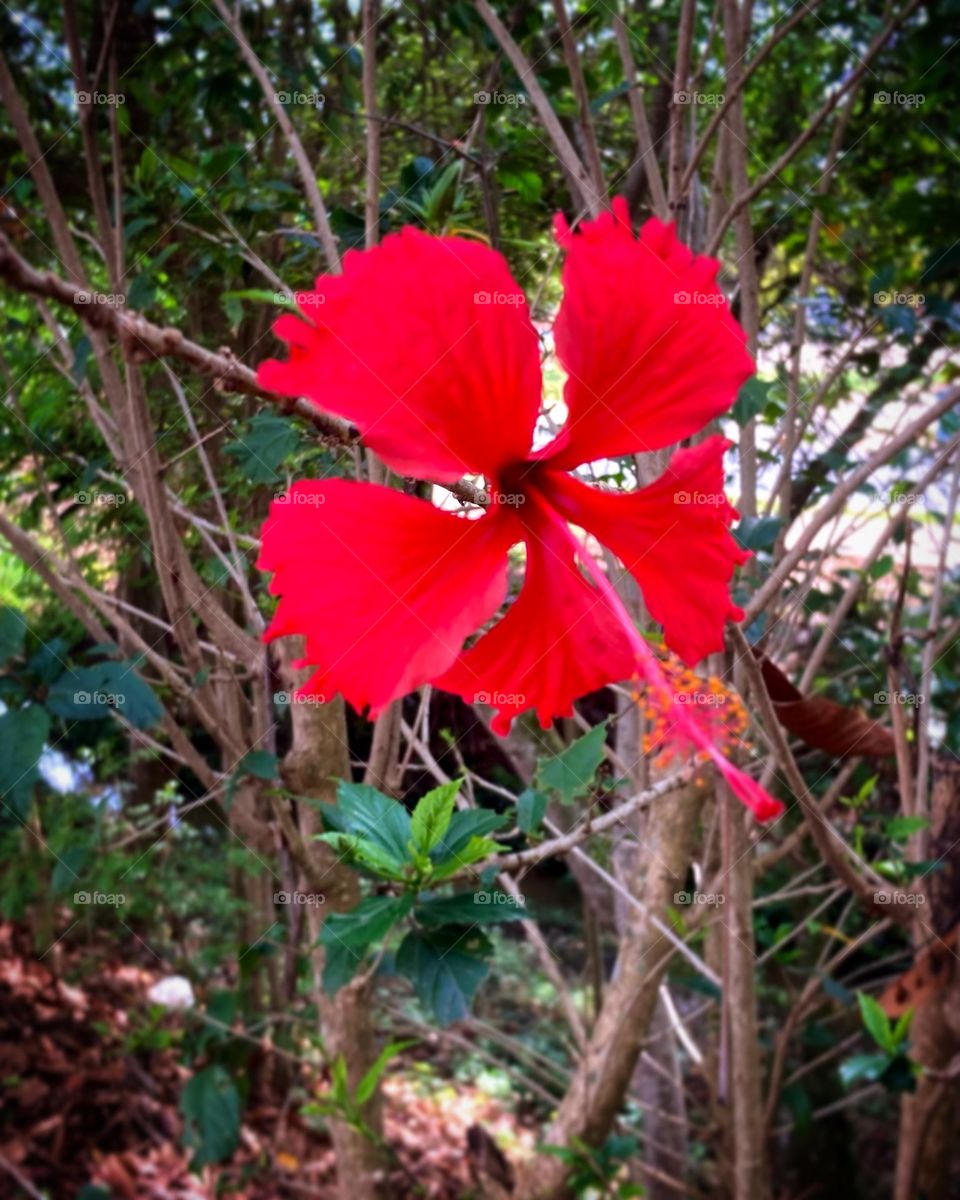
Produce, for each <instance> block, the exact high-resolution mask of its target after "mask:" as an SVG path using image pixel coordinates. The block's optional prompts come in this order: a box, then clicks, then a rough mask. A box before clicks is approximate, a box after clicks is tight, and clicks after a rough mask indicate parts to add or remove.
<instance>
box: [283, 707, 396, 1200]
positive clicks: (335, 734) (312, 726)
mask: <svg viewBox="0 0 960 1200" xmlns="http://www.w3.org/2000/svg"><path fill="white" fill-rule="evenodd" d="M291 712H292V719H293V741H292V744H291V746H290V749H289V751H288V752H287V754H286V755H285V756H284V759H283V763H282V766H281V772H282V775H283V779H284V782H285V783H286V785H287V787H288V788H289V790H290V791H291V792H294V793H296V794H297V795H300V796H313V797H315V798H316V799H318V800H321V801H323V802H325V803H333V802H334V801H335V800H336V788H337V784H336V780H337V778H349V776H350V757H349V752H348V749H347V729H346V720H345V716H344V708H343V702H342V701H341V700H336V701H334V702H333V703H331V704H294V705H292V706H291ZM320 824H321V823H320V819H319V815H318V814H317V812H316V810H315V809H313V808H312V807H311V806H310V805H307V804H302V805H300V811H299V814H298V829H299V834H300V838H301V841H300V845H299V847H298V853H297V856H296V857H297V858H298V865H299V867H300V873H301V876H302V878H303V887H304V889H305V890H309V891H310V892H318V893H321V894H322V895H323V897H324V901H323V903H320V904H311V905H306V906H305V907H306V912H307V928H308V934H309V937H310V944H311V945H312V946H314V947H315V948H314V949H313V951H312V961H313V968H314V980H315V990H316V999H317V1007H318V1009H319V1012H320V1031H321V1036H322V1037H323V1043H324V1047H325V1050H326V1054H327V1056H328V1058H329V1059H331V1060H333V1059H336V1058H338V1057H339V1056H341V1055H342V1056H343V1059H344V1061H345V1062H346V1065H347V1079H348V1082H349V1084H350V1087H351V1088H354V1087H356V1085H357V1084H358V1083H359V1081H360V1079H361V1078H362V1076H363V1074H364V1073H365V1072H366V1070H367V1069H368V1068H369V1066H370V1065H371V1063H372V1062H373V1060H374V1058H375V1057H376V1053H377V1050H376V1037H375V1028H374V1023H373V1020H372V1007H371V1002H370V994H369V991H370V989H369V985H368V984H364V983H363V982H355V983H354V984H352V985H350V986H348V987H345V988H341V990H340V991H339V992H337V993H336V995H334V996H327V995H326V994H325V992H324V990H323V986H322V982H321V973H322V968H323V952H322V950H321V949H320V948H319V947H317V946H316V943H317V939H318V938H319V936H320V930H321V928H322V926H323V919H324V915H325V914H326V913H327V912H343V911H345V910H347V909H350V908H353V907H354V906H355V905H356V904H357V903H358V902H359V900H360V889H359V884H358V880H357V877H356V875H355V874H354V873H353V872H352V871H351V870H350V869H349V868H348V867H346V866H344V865H343V864H342V863H341V862H340V861H339V860H338V859H337V858H336V856H335V855H334V853H333V852H332V850H331V849H330V848H329V847H328V846H326V845H325V844H324V843H323V842H316V841H312V840H311V839H312V836H313V834H315V833H319V832H320ZM364 1120H365V1121H366V1124H367V1125H368V1126H369V1128H370V1129H371V1130H372V1131H373V1133H374V1135H375V1137H376V1138H377V1139H381V1138H382V1134H383V1113H382V1104H381V1099H380V1096H379V1093H377V1094H375V1095H374V1097H373V1098H372V1099H371V1101H370V1103H369V1104H368V1105H367V1106H366V1109H365V1110H364ZM330 1128H331V1134H332V1136H333V1145H334V1151H335V1154H336V1162H337V1181H338V1194H339V1196H340V1197H341V1200H385V1198H386V1197H387V1195H388V1191H387V1182H386V1176H387V1171H386V1156H385V1152H384V1148H383V1145H382V1142H379V1141H374V1140H371V1138H369V1137H366V1136H364V1135H363V1134H361V1133H359V1132H357V1131H356V1130H355V1129H352V1128H350V1127H349V1126H348V1125H345V1124H344V1123H343V1122H340V1121H331V1122H330Z"/></svg>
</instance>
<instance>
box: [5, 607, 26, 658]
mask: <svg viewBox="0 0 960 1200" xmlns="http://www.w3.org/2000/svg"><path fill="white" fill-rule="evenodd" d="M26 632H27V625H26V622H25V621H24V619H23V614H22V613H21V612H20V610H19V608H10V607H9V606H8V605H4V606H3V607H2V608H0V666H3V664H4V663H7V662H9V661H10V659H11V658H16V657H17V656H18V655H20V654H22V653H23V640H24V637H25V636H26Z"/></svg>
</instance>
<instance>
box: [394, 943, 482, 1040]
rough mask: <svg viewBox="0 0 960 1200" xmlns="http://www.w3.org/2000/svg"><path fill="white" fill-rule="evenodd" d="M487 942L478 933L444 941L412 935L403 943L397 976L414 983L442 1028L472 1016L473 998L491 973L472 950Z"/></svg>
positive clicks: (398, 953) (426, 1006)
mask: <svg viewBox="0 0 960 1200" xmlns="http://www.w3.org/2000/svg"><path fill="white" fill-rule="evenodd" d="M458 932H459V931H458ZM484 942H485V939H483V938H481V937H479V936H478V935H477V934H476V933H472V934H469V935H467V936H465V937H464V936H459V937H444V936H441V935H440V934H439V933H438V934H437V935H434V936H425V935H423V934H420V933H417V932H411V933H408V934H407V936H406V937H405V938H404V940H403V942H402V943H401V945H400V949H399V950H398V951H397V962H396V967H397V972H398V973H399V974H400V975H403V976H405V977H406V978H407V979H409V980H410V982H411V983H412V984H413V989H414V991H415V992H416V994H417V999H418V1000H419V1001H420V1003H421V1004H422V1005H423V1007H424V1008H425V1009H427V1010H428V1011H430V1012H432V1013H433V1015H434V1017H435V1018H436V1020H437V1022H438V1023H439V1024H440V1025H449V1024H451V1023H452V1022H453V1021H461V1020H463V1019H464V1017H467V1016H469V1015H470V1006H471V1005H472V1004H473V998H474V996H475V995H476V993H477V989H478V988H479V986H480V984H481V983H483V981H484V979H486V977H487V973H488V971H489V969H490V968H489V967H488V965H487V963H486V962H484V961H483V959H482V958H480V957H479V956H478V954H477V953H473V952H471V948H475V947H477V946H481V945H483V944H484ZM486 946H487V947H489V943H486Z"/></svg>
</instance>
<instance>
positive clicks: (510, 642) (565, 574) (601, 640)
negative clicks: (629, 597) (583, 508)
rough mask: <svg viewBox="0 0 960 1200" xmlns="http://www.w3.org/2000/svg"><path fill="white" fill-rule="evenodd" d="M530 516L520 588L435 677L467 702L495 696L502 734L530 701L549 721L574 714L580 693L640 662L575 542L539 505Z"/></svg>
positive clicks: (625, 673) (526, 517)
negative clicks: (588, 575)
mask: <svg viewBox="0 0 960 1200" xmlns="http://www.w3.org/2000/svg"><path fill="white" fill-rule="evenodd" d="M530 507H531V506H528V508H530ZM524 524H525V526H526V531H525V534H524V536H525V538H526V542H527V569H526V576H525V578H524V581H523V587H522V588H521V590H520V595H519V596H518V597H517V599H516V600H515V601H514V602H513V604H512V605H511V606H510V608H509V609H508V610H507V613H506V616H504V617H503V618H502V619H501V620H500V621H499V622H498V623H497V624H496V625H495V626H494V627H493V629H492V630H491V631H490V632H489V633H486V634H484V635H483V637H481V638H480V640H479V641H478V642H477V643H476V645H474V646H473V647H472V648H471V649H470V650H468V651H466V653H464V654H463V655H461V656H460V658H458V659H457V661H456V662H455V663H454V664H453V666H452V667H451V668H450V670H449V671H447V672H446V673H445V674H444V675H442V676H441V677H440V678H438V679H436V680H434V682H435V683H436V685H437V687H441V688H444V689H445V690H446V691H448V692H455V693H456V694H457V695H459V696H462V697H463V698H464V700H466V701H467V702H468V703H476V702H478V701H482V702H484V703H487V704H492V705H493V706H494V707H495V708H496V709H497V710H498V711H497V713H496V715H495V716H494V719H493V722H492V726H493V729H494V732H496V733H499V734H506V733H508V732H509V729H510V723H511V721H512V720H513V718H514V717H515V716H516V715H517V714H518V713H520V712H523V711H524V710H525V709H528V708H534V709H536V712H537V716H538V717H539V718H540V724H541V725H542V726H543V727H544V728H545V729H546V728H547V726H549V724H550V722H551V721H552V720H553V719H554V717H568V716H571V715H572V713H573V702H574V700H576V699H577V698H578V697H580V696H583V695H585V694H586V693H587V692H592V691H594V690H595V689H596V688H599V687H603V686H605V685H606V684H608V683H611V682H614V681H616V680H620V679H626V678H628V677H629V675H630V674H631V673H632V672H633V671H634V669H635V664H634V655H633V653H632V652H631V650H630V645H629V643H628V641H627V639H626V637H625V635H624V633H623V631H622V629H621V628H620V626H619V624H618V622H617V619H616V617H615V616H614V615H613V613H612V611H611V610H610V608H609V606H608V604H607V602H606V601H605V600H604V598H603V596H602V595H601V593H600V592H599V591H598V590H597V589H596V588H595V587H592V586H591V585H590V584H589V583H588V582H587V580H586V579H585V578H584V576H583V574H582V573H581V571H580V569H579V567H578V566H577V564H576V560H575V558H574V555H573V552H572V550H571V549H570V546H569V544H568V543H567V542H565V541H564V540H563V538H562V537H560V536H559V535H558V533H557V531H556V530H555V529H554V527H553V526H551V525H550V523H549V522H547V521H546V520H544V519H543V518H542V517H541V516H540V515H539V513H538V512H537V511H532V512H531V511H528V512H525V513H524Z"/></svg>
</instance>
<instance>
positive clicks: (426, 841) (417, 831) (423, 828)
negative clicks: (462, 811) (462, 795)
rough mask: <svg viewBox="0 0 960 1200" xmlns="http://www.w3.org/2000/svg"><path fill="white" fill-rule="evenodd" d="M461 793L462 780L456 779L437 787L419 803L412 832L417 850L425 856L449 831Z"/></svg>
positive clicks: (411, 827) (411, 825)
mask: <svg viewBox="0 0 960 1200" xmlns="http://www.w3.org/2000/svg"><path fill="white" fill-rule="evenodd" d="M459 791H460V780H459V779H454V780H451V782H450V783H442V784H441V785H440V786H439V787H435V788H434V789H433V790H432V791H430V792H427V794H426V795H425V796H423V797H422V798H421V799H420V800H419V801H418V802H417V807H416V808H415V809H414V810H413V817H412V819H411V822H410V832H411V834H412V835H413V840H414V843H415V844H416V846H417V848H418V849H419V850H422V851H423V853H424V854H427V853H428V852H429V851H431V850H432V849H433V848H434V846H436V845H437V843H438V842H439V841H440V839H441V838H442V837H443V835H444V834H445V833H446V832H447V830H448V829H449V827H450V819H451V817H452V816H453V806H454V803H455V802H456V799H457V793H458V792H459Z"/></svg>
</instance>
